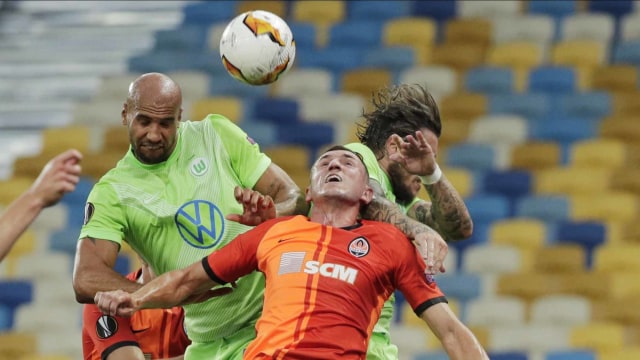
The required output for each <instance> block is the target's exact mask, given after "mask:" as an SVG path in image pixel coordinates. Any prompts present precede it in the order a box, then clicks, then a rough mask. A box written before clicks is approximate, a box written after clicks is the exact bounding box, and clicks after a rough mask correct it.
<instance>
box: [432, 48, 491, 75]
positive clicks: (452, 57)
mask: <svg viewBox="0 0 640 360" xmlns="http://www.w3.org/2000/svg"><path fill="white" fill-rule="evenodd" d="M485 52H486V51H485V48H484V46H482V45H480V44H458V43H448V42H443V43H439V44H438V45H436V46H435V47H434V48H433V53H432V55H431V63H433V64H438V65H445V66H448V67H451V68H453V69H455V70H456V72H457V73H458V74H463V73H464V72H465V71H467V70H468V69H470V68H472V67H475V66H479V65H481V64H482V63H484V59H485ZM499 65H502V64H499Z"/></svg>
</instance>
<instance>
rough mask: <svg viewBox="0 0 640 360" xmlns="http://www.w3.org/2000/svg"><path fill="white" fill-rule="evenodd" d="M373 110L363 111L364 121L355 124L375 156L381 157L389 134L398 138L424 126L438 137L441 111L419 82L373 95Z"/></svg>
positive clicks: (357, 132) (358, 135)
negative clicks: (396, 135)
mask: <svg viewBox="0 0 640 360" xmlns="http://www.w3.org/2000/svg"><path fill="white" fill-rule="evenodd" d="M371 102H372V104H373V110H372V111H371V112H369V113H367V112H363V114H362V116H363V117H364V121H363V122H361V123H358V124H357V130H356V135H357V137H358V139H359V140H360V142H361V143H362V144H364V145H367V147H369V148H370V149H371V150H372V151H373V153H374V154H376V157H378V158H380V157H382V156H383V154H382V151H383V149H384V144H385V142H386V141H387V139H388V138H389V136H391V135H392V134H398V135H399V136H401V137H405V136H407V135H412V134H414V133H415V132H416V131H418V130H419V129H421V128H427V129H429V130H431V131H433V132H434V134H436V136H438V137H440V134H441V133H442V124H441V122H440V111H439V110H438V105H437V104H436V101H435V100H434V99H433V96H431V94H430V93H429V92H428V91H427V89H426V88H425V87H423V86H421V85H418V84H411V85H409V84H402V85H397V86H391V87H387V88H384V89H381V90H379V91H378V92H377V93H375V94H373V96H372V99H371Z"/></svg>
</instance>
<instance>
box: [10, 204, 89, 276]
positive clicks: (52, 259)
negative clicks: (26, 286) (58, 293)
mask: <svg viewBox="0 0 640 360" xmlns="http://www.w3.org/2000/svg"><path fill="white" fill-rule="evenodd" d="M83 208H84V206H83ZM72 267H73V258H72V256H70V255H69V254H66V253H46V254H44V253H42V252H33V253H30V254H28V255H24V256H21V257H19V258H18V259H17V262H16V273H17V274H20V277H23V278H25V279H31V280H48V281H56V280H65V279H68V278H69V276H70V275H71V270H72Z"/></svg>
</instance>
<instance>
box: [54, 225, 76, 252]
mask: <svg viewBox="0 0 640 360" xmlns="http://www.w3.org/2000/svg"><path fill="white" fill-rule="evenodd" d="M78 236H80V227H79V226H76V227H65V228H64V229H62V230H58V231H54V232H52V233H51V235H50V236H49V250H52V251H60V252H63V253H66V254H69V255H71V256H74V255H75V253H76V245H78Z"/></svg>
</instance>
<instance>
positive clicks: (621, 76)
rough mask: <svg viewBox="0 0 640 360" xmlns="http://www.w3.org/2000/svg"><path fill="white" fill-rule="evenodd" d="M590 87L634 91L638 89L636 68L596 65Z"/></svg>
mask: <svg viewBox="0 0 640 360" xmlns="http://www.w3.org/2000/svg"><path fill="white" fill-rule="evenodd" d="M639 20H640V18H639ZM591 87H592V88H593V89H598V90H606V91H612V92H627V91H635V90H637V89H638V69H636V67H634V66H631V65H608V66H601V67H598V68H596V69H595V70H594V72H593V75H592V78H591Z"/></svg>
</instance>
